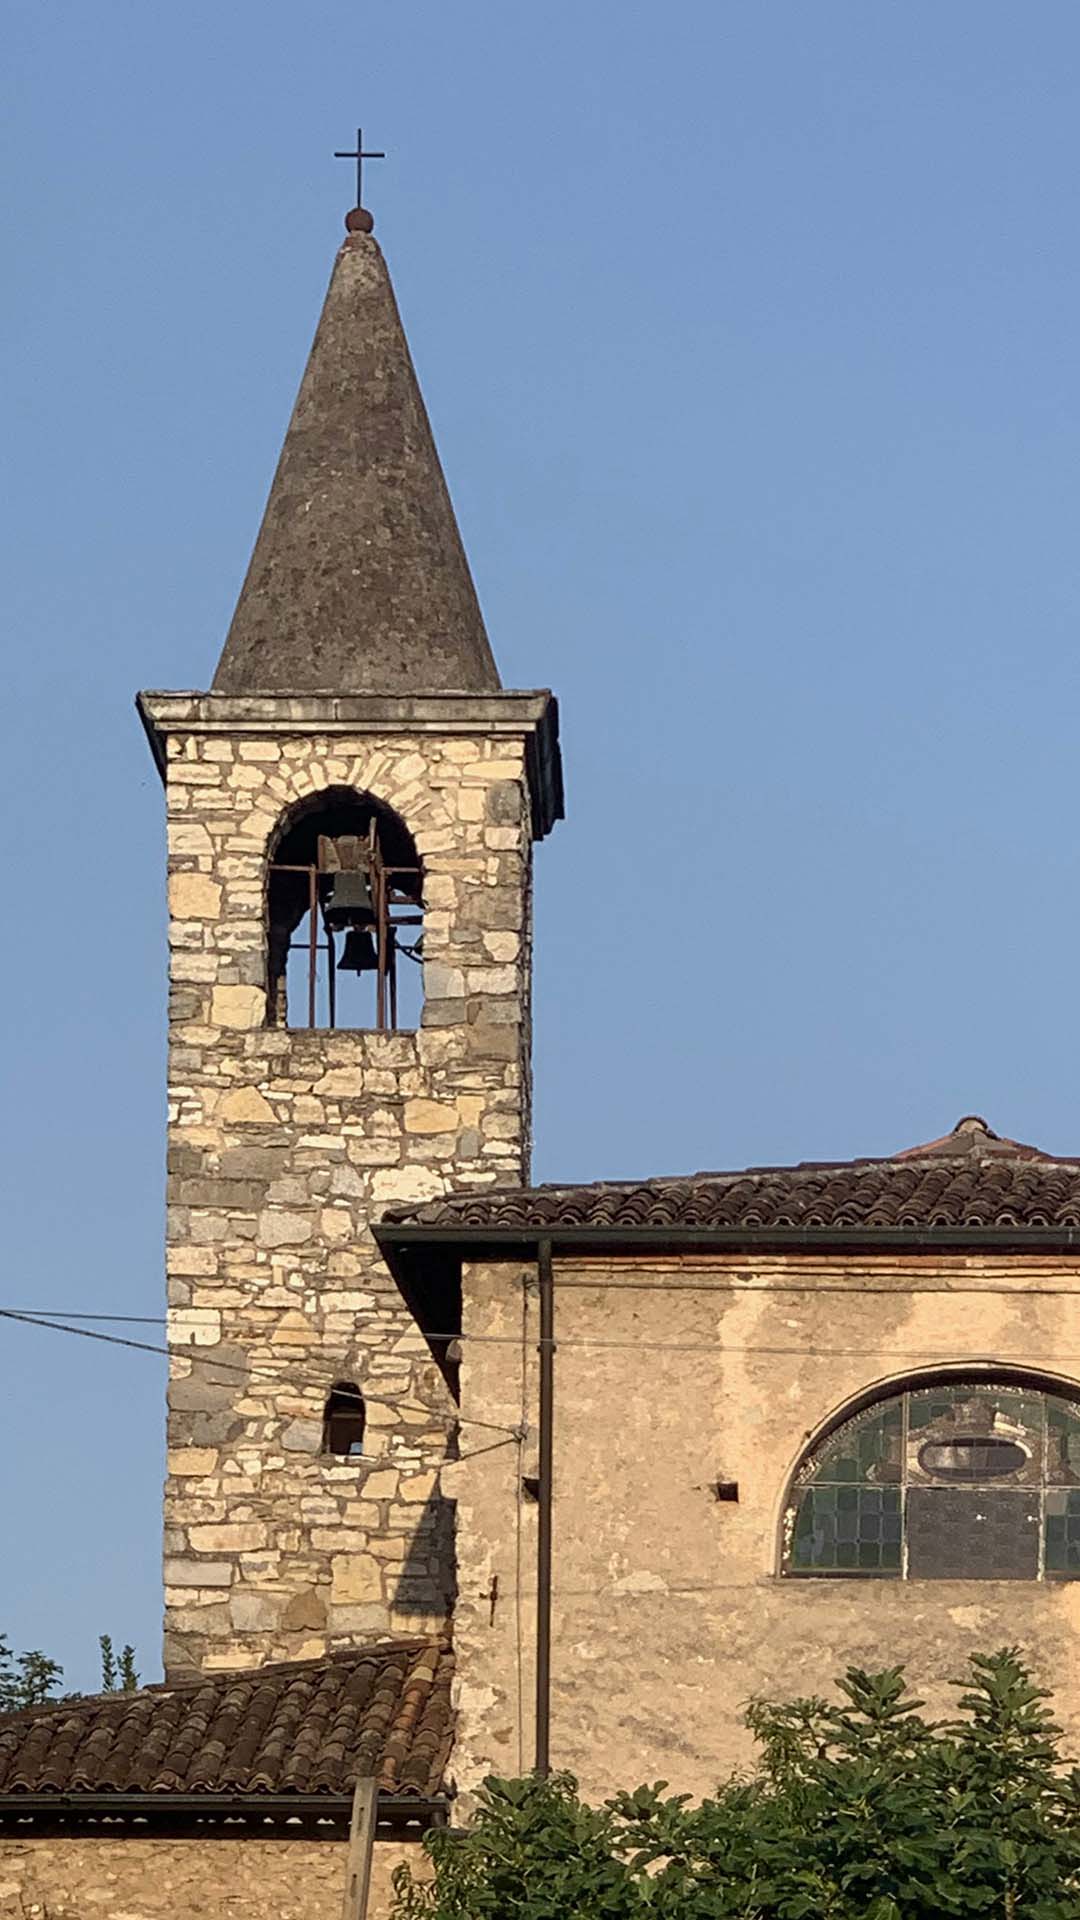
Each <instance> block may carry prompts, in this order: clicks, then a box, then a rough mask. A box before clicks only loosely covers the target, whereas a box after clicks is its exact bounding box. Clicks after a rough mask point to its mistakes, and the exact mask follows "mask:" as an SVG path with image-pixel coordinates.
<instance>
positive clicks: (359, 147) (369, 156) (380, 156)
mask: <svg viewBox="0 0 1080 1920" xmlns="http://www.w3.org/2000/svg"><path fill="white" fill-rule="evenodd" d="M334 159H335V160H355V161H356V204H357V206H358V207H362V206H363V204H364V161H365V160H385V159H386V155H385V153H365V152H364V135H363V130H362V128H360V127H357V129H356V152H355V153H335V154H334Z"/></svg>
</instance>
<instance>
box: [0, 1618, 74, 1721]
mask: <svg viewBox="0 0 1080 1920" xmlns="http://www.w3.org/2000/svg"><path fill="white" fill-rule="evenodd" d="M63 1677H64V1669H63V1667H62V1666H60V1664H59V1663H58V1661H56V1660H50V1659H49V1658H48V1657H47V1655H46V1654H44V1653H40V1652H38V1651H37V1650H36V1649H35V1651H34V1652H32V1653H20V1654H19V1655H18V1656H16V1655H15V1654H13V1653H12V1651H11V1648H10V1647H9V1646H8V1641H7V1635H6V1634H4V1633H0V1713H14V1712H16V1711H17V1709H18V1708H19V1707H37V1706H40V1705H41V1702H42V1701H43V1700H48V1699H50V1698H51V1696H52V1695H53V1694H54V1693H55V1691H56V1689H57V1687H58V1686H59V1684H60V1682H61V1680H62V1679H63Z"/></svg>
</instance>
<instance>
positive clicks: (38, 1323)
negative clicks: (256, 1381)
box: [0, 1307, 518, 1440]
mask: <svg viewBox="0 0 1080 1920" xmlns="http://www.w3.org/2000/svg"><path fill="white" fill-rule="evenodd" d="M0 1320H11V1321H13V1322H15V1324H16V1325H18V1326H31V1327H43V1328H44V1329H45V1330H46V1331H47V1332H49V1333H70V1334H74V1335H75V1337H76V1338H77V1339H80V1340H100V1341H102V1342H104V1344H105V1345H107V1346H111V1347H130V1348H133V1349H134V1350H135V1351H136V1352H138V1353H153V1354H158V1355H160V1356H162V1357H163V1358H164V1359H166V1360H175V1359H178V1358H182V1359H192V1360H196V1359H201V1360H203V1361H204V1363H205V1365H206V1366H207V1367H216V1368H217V1369H218V1370H219V1371H220V1372H223V1373H235V1374H239V1375H240V1376H241V1377H242V1378H243V1379H245V1380H248V1379H250V1378H251V1377H252V1375H253V1374H254V1375H259V1376H260V1377H261V1378H263V1379H266V1380H274V1381H277V1382H278V1383H279V1384H280V1385H282V1386H294V1387H295V1386H296V1385H297V1384H298V1383H297V1381H296V1379H295V1377H290V1378H285V1379H282V1376H281V1373H280V1372H278V1371H277V1370H275V1369H273V1368H266V1367H260V1366H259V1363H258V1362H257V1361H254V1362H252V1364H251V1365H250V1366H245V1365H244V1364H243V1363H241V1362H239V1361H231V1360H222V1359H215V1357H214V1354H213V1351H212V1349H211V1348H208V1347H186V1346H185V1347H180V1348H177V1347H161V1346H154V1345H152V1344H151V1343H150V1342H149V1341H148V1340H129V1339H127V1338H125V1337H123V1336H122V1335H120V1334H116V1333H97V1332H95V1331H94V1330H93V1329H92V1328H90V1327H70V1326H65V1325H64V1324H63V1323H62V1322H61V1321H59V1320H50V1319H47V1318H45V1317H43V1316H42V1315H40V1314H32V1313H24V1312H22V1311H17V1310H16V1309H14V1308H12V1307H0ZM317 1384H318V1385H319V1386H320V1387H321V1386H323V1385H325V1375H323V1374H320V1375H319V1376H318V1378H317ZM364 1400H365V1402H366V1403H367V1404H368V1405H369V1406H376V1407H389V1408H391V1410H392V1411H393V1412H395V1413H422V1414H424V1416H425V1417H426V1418H428V1419H431V1420H441V1421H443V1422H445V1423H446V1424H447V1425H448V1426H468V1427H480V1428H482V1429H485V1430H486V1431H487V1432H489V1433H501V1434H505V1435H506V1436H507V1437H508V1438H509V1439H511V1440H516V1439H517V1438H518V1430H517V1428H516V1427H511V1426H508V1425H507V1424H506V1423H505V1422H504V1421H493V1420H472V1419H469V1418H468V1417H467V1416H463V1415H461V1414H459V1413H457V1412H456V1411H455V1412H454V1413H447V1412H442V1411H440V1410H439V1409H438V1408H437V1407H424V1406H418V1405H417V1404H416V1402H415V1401H406V1400H391V1399H389V1398H388V1397H387V1396H385V1395H383V1394H378V1393H366V1392H365V1393H364Z"/></svg>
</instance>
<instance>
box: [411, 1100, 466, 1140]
mask: <svg viewBox="0 0 1080 1920" xmlns="http://www.w3.org/2000/svg"><path fill="white" fill-rule="evenodd" d="M457 1128H458V1113H457V1108H456V1107H453V1106H447V1105H444V1104H443V1102H442V1101H440V1100H406V1102H405V1131H406V1133H456V1132H457Z"/></svg>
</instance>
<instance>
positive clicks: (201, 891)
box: [169, 872, 221, 920]
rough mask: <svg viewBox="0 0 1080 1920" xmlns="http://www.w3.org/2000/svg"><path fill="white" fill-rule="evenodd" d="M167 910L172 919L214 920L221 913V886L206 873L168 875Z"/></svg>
mask: <svg viewBox="0 0 1080 1920" xmlns="http://www.w3.org/2000/svg"><path fill="white" fill-rule="evenodd" d="M169 912H170V913H171V915H172V917H173V919H174V920H216V919H218V917H219V915H220V913H221V888H220V886H219V885H218V882H217V881H216V880H211V878H210V876H209V874H206V873H184V872H179V873H172V874H170V875H169Z"/></svg>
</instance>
